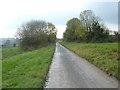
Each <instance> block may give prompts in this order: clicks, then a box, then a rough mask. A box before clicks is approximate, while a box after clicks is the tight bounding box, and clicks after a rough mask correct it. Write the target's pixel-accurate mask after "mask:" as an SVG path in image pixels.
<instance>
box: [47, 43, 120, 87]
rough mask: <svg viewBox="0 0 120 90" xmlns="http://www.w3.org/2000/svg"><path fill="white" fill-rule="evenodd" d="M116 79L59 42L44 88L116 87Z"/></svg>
mask: <svg viewBox="0 0 120 90" xmlns="http://www.w3.org/2000/svg"><path fill="white" fill-rule="evenodd" d="M117 87H118V81H117V80H116V79H114V78H111V77H109V76H108V75H107V74H105V73H104V72H103V71H101V70H100V69H98V68H97V67H96V66H94V65H92V64H91V63H89V62H88V61H86V60H85V59H83V58H81V57H80V56H78V55H76V54H74V53H73V52H71V51H69V50H68V49H66V48H65V47H63V46H62V45H60V44H59V43H56V50H55V54H54V57H53V61H52V64H51V67H50V71H49V78H48V80H47V82H46V86H45V88H117Z"/></svg>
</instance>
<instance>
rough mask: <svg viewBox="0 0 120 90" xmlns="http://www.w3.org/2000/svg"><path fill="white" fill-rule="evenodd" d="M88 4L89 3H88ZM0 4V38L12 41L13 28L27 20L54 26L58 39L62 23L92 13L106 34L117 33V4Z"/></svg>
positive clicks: (105, 0)
mask: <svg viewBox="0 0 120 90" xmlns="http://www.w3.org/2000/svg"><path fill="white" fill-rule="evenodd" d="M88 1H89V2H88ZM96 1H97V2H95V0H1V1H0V13H1V14H0V38H5V37H6V38H7V37H14V35H15V33H16V31H17V28H18V27H19V26H20V25H21V24H22V23H24V22H26V21H29V20H31V19H39V20H45V21H46V22H52V23H53V24H55V26H56V28H57V30H58V33H57V37H58V38H62V35H63V32H64V31H65V28H66V22H67V21H68V20H69V19H71V18H73V17H78V18H79V15H80V12H81V11H83V10H87V9H90V10H93V12H94V13H95V15H97V16H99V17H100V18H101V19H102V20H103V22H104V24H105V25H106V26H107V28H109V29H110V30H118V0H96ZM113 1H114V2H113Z"/></svg>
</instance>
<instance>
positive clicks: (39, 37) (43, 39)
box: [17, 20, 56, 50]
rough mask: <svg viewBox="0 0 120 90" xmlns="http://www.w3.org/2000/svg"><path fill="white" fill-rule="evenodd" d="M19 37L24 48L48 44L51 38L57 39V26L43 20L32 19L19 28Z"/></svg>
mask: <svg viewBox="0 0 120 90" xmlns="http://www.w3.org/2000/svg"><path fill="white" fill-rule="evenodd" d="M53 34H54V35H53ZM50 36H52V37H50ZM53 37H54V39H53ZM17 38H19V39H20V40H21V42H20V45H21V47H22V48H23V49H24V50H27V49H29V48H38V47H41V46H44V45H47V44H48V43H49V40H50V41H52V42H54V41H55V39H56V33H55V26H54V25H53V24H52V23H47V22H45V21H42V20H31V21H29V22H27V23H24V24H22V26H21V27H19V28H18V32H17Z"/></svg>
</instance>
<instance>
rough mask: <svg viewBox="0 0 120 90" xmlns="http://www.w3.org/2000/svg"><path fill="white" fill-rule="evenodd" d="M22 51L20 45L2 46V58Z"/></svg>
mask: <svg viewBox="0 0 120 90" xmlns="http://www.w3.org/2000/svg"><path fill="white" fill-rule="evenodd" d="M22 52H23V51H22V50H20V47H19V46H17V47H4V48H2V59H4V58H8V57H11V56H14V55H17V54H20V53H22Z"/></svg>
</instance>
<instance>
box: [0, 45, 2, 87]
mask: <svg viewBox="0 0 120 90" xmlns="http://www.w3.org/2000/svg"><path fill="white" fill-rule="evenodd" d="M0 89H2V48H1V47H0Z"/></svg>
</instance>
